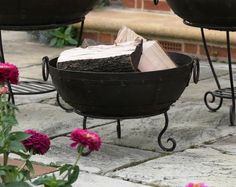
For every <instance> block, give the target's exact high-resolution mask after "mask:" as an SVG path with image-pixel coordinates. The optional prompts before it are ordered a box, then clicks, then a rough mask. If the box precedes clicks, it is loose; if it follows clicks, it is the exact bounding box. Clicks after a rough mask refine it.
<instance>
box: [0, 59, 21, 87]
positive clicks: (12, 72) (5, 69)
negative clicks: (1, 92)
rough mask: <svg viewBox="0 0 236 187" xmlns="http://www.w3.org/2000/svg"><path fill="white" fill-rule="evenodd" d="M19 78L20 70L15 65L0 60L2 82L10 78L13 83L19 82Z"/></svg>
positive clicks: (0, 80)
mask: <svg viewBox="0 0 236 187" xmlns="http://www.w3.org/2000/svg"><path fill="white" fill-rule="evenodd" d="M18 78H19V71H18V68H17V67H16V66H15V65H13V64H9V63H1V62H0V83H4V82H5V81H6V80H8V81H9V82H10V83H11V84H17V83H18Z"/></svg>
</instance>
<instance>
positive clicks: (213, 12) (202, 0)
mask: <svg viewBox="0 0 236 187" xmlns="http://www.w3.org/2000/svg"><path fill="white" fill-rule="evenodd" d="M166 1H167V3H168V4H169V6H170V7H171V9H172V10H173V11H174V13H175V14H177V15H178V16H179V17H181V18H182V19H184V20H185V21H186V22H189V23H191V24H193V25H206V26H207V27H213V28H215V27H224V28H225V27H236V11H235V9H236V1H235V0H166ZM158 2H159V0H154V3H155V4H158Z"/></svg>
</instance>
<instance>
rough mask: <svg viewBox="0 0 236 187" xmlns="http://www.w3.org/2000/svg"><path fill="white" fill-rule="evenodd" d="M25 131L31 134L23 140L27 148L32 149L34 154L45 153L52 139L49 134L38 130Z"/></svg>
mask: <svg viewBox="0 0 236 187" xmlns="http://www.w3.org/2000/svg"><path fill="white" fill-rule="evenodd" d="M25 133H27V134H30V135H31V136H30V137H29V138H27V139H26V140H24V141H22V144H23V145H24V146H25V148H26V150H28V151H32V152H33V154H40V155H44V154H45V153H46V152H47V151H48V150H49V148H50V139H49V137H48V135H46V134H43V133H39V132H36V131H34V130H31V129H29V130H26V131H25Z"/></svg>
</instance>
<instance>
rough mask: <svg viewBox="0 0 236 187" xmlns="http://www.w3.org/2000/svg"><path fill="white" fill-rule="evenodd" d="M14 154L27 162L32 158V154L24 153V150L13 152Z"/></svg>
mask: <svg viewBox="0 0 236 187" xmlns="http://www.w3.org/2000/svg"><path fill="white" fill-rule="evenodd" d="M12 153H14V154H16V155H19V156H20V157H21V158H23V159H25V160H26V159H29V158H30V154H28V153H25V152H23V150H20V151H18V152H14V151H12Z"/></svg>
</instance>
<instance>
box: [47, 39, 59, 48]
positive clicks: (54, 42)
mask: <svg viewBox="0 0 236 187" xmlns="http://www.w3.org/2000/svg"><path fill="white" fill-rule="evenodd" d="M56 43H57V38H53V39H51V41H50V44H49V45H50V46H51V47H54V46H56Z"/></svg>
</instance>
